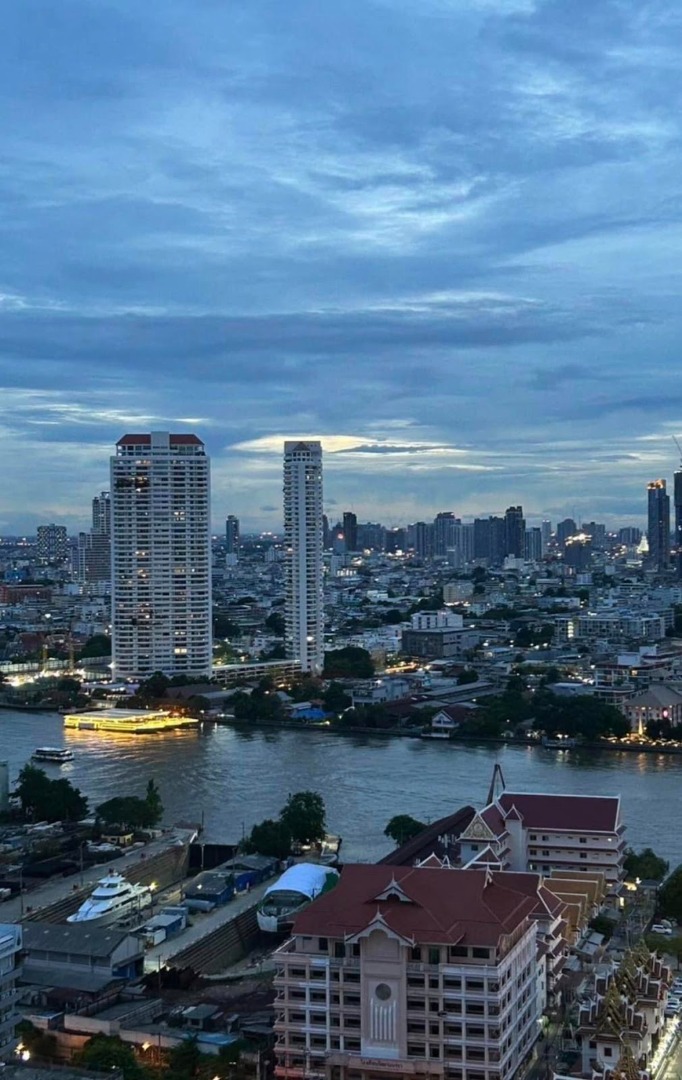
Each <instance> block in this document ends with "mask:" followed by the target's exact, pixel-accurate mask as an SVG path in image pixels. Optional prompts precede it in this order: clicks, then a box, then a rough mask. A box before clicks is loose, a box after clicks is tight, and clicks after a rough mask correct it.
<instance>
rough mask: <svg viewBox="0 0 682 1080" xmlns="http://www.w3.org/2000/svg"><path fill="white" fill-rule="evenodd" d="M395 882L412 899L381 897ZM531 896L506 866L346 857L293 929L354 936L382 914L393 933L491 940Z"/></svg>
mask: <svg viewBox="0 0 682 1080" xmlns="http://www.w3.org/2000/svg"><path fill="white" fill-rule="evenodd" d="M394 882H395V883H397V884H398V885H399V886H400V891H401V892H402V893H403V894H404V895H405V896H406V897H409V899H410V900H411V901H412V902H411V903H406V902H405V901H404V900H400V899H397V898H396V899H388V900H385V901H383V900H381V899H379V897H380V895H381V894H382V893H384V891H386V890H389V887H390V886H392V885H393V883H394ZM536 904H537V895H533V896H532V897H531V896H528V895H527V893H526V892H525V891H520V890H519V889H516V888H514V887H513V885H512V883H511V882H510V881H509V876H508V875H505V874H499V873H492V874H472V873H471V872H470V871H467V870H451V871H450V872H449V873H443V870H442V869H432V868H430V867H421V866H415V867H407V866H386V865H384V866H382V865H380V864H378V865H364V864H351V865H349V866H346V867H345V868H344V870H343V873H342V875H341V881H340V882H339V884H338V885H337V886H336V888H334V889H332V890H331V891H330V892H327V893H325V894H324V895H323V896H320V897H318V898H317V900H315V901H313V903H312V904H310V906H309V907H307V908H306V909H305V910H304V911H302V912H301V914H300V915H299V916H298V918H297V919H296V921H295V923H294V933H295V934H309V935H320V936H322V937H331V938H346V937H355V936H356V935H357V934H360V933H362V931H363V930H366V928H367V927H368V926H369V925H370V924H371V923H374V922H376V921H377V920H378V919H381V921H382V924H384V925H385V926H386V927H387V928H388V929H389V930H390V931H391V932H392V933H394V934H396V935H398V936H399V937H401V938H402V939H403V940H407V941H413V942H415V943H416V944H434V945H439V944H448V945H454V944H459V943H461V944H465V945H480V946H489V947H490V946H495V945H497V943H498V941H499V940H500V938H501V937H503V936H506V935H507V934H511V933H512V932H513V931H514V930H516V929H517V928H518V927H519V926H521V925H522V924H523V922H524V921H525V920H526V919H527V918H529V917H530V916H531V915H532V913H533V911H534V909H535V907H536Z"/></svg>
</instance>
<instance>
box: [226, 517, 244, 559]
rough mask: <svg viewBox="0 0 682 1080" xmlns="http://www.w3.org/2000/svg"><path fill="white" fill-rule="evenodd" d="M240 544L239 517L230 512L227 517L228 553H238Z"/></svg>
mask: <svg viewBox="0 0 682 1080" xmlns="http://www.w3.org/2000/svg"><path fill="white" fill-rule="evenodd" d="M239 546H240V539H239V518H238V517H235V515H234V514H228V515H227V518H226V519H225V551H226V553H227V554H228V555H238V554H239Z"/></svg>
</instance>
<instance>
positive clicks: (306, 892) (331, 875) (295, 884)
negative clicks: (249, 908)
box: [256, 863, 339, 934]
mask: <svg viewBox="0 0 682 1080" xmlns="http://www.w3.org/2000/svg"><path fill="white" fill-rule="evenodd" d="M338 883H339V873H338V870H333V869H332V868H331V866H320V865H319V864H318V863H294V865H293V866H290V867H289V869H288V870H285V871H284V873H283V874H282V876H281V877H280V878H278V880H277V881H275V883H274V884H273V885H270V886H269V887H268V888H267V889H266V890H265V895H264V896H263V899H262V900H261V902H260V904H259V905H258V908H257V909H256V918H257V920H258V927H259V929H260V930H265V931H267V932H268V933H270V934H277V933H282V932H284V931H286V930H289V929H290V928H291V925H292V923H293V921H294V919H295V918H296V916H297V915H298V913H299V911H302V910H303V908H305V907H307V906H308V904H310V903H312V901H313V900H314V899H315V897H317V896H321V895H322V893H326V892H329V890H330V889H333V888H334V886H335V885H338Z"/></svg>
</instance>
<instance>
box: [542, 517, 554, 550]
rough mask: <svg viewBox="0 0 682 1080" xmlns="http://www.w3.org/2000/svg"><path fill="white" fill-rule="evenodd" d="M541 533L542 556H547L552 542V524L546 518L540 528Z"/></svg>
mask: <svg viewBox="0 0 682 1080" xmlns="http://www.w3.org/2000/svg"><path fill="white" fill-rule="evenodd" d="M540 531H541V533H542V554H543V556H545V555H546V554H547V552H548V551H549V545H550V543H551V540H552V522H551V521H548V520H547V519H546V518H545V520H544V521H543V522H542V525H541V526H540Z"/></svg>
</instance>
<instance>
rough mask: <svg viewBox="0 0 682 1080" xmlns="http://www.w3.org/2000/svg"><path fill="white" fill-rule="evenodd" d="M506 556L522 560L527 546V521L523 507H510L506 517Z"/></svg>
mask: <svg viewBox="0 0 682 1080" xmlns="http://www.w3.org/2000/svg"><path fill="white" fill-rule="evenodd" d="M504 539H505V552H504V553H505V555H513V556H514V557H515V558H517V559H522V558H523V557H524V554H525V546H526V521H525V518H524V516H523V507H522V506H510V507H509V508H508V510H507V511H506V513H505V515H504Z"/></svg>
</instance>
